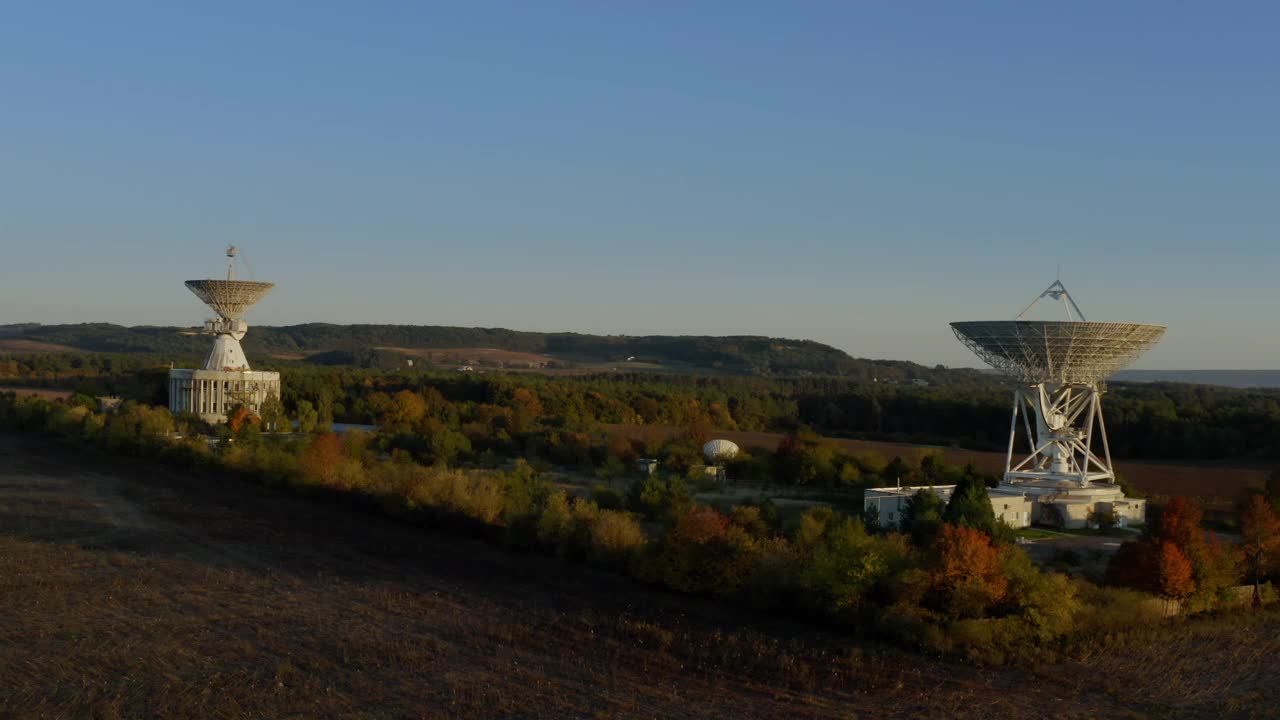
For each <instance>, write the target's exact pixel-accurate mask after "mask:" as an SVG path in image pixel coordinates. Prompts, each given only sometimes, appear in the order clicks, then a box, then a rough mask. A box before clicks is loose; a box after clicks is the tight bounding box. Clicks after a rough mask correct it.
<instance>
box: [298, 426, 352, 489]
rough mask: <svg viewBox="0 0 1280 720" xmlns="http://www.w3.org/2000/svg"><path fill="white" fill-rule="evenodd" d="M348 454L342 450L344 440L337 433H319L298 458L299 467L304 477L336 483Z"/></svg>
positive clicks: (315, 480) (317, 481)
mask: <svg viewBox="0 0 1280 720" xmlns="http://www.w3.org/2000/svg"><path fill="white" fill-rule="evenodd" d="M346 459H347V458H346V454H345V453H343V451H342V440H341V439H340V438H339V437H338V436H337V434H335V433H324V434H323V435H317V436H315V438H313V439H312V440H311V443H310V444H308V445H307V447H306V449H305V450H303V451H302V457H301V458H299V460H298V469H299V470H301V471H302V475H303V477H305V478H307V479H308V480H311V481H313V482H316V483H319V484H321V485H330V486H332V485H336V484H337V482H338V479H339V475H340V473H341V470H342V466H343V464H344V463H345V462H346Z"/></svg>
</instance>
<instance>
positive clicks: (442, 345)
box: [0, 323, 941, 381]
mask: <svg viewBox="0 0 1280 720" xmlns="http://www.w3.org/2000/svg"><path fill="white" fill-rule="evenodd" d="M244 346H245V351H246V352H247V353H249V355H250V357H251V358H253V357H258V358H261V360H260V362H262V361H265V360H267V359H269V358H274V359H277V360H291V361H301V362H310V363H316V364H326V365H361V366H365V367H370V366H378V365H386V364H387V362H389V361H391V362H396V363H397V364H398V363H399V362H405V361H407V360H408V359H411V358H412V359H415V362H416V361H418V359H422V360H424V361H425V362H426V363H428V364H441V365H443V364H451V363H467V362H472V361H474V362H477V363H480V364H485V365H490V366H499V365H500V366H505V367H519V368H529V367H535V368H539V369H546V368H551V369H554V368H564V369H575V368H577V369H587V370H591V369H615V368H616V369H619V370H625V369H637V370H668V371H677V372H679V371H693V370H698V371H714V372H722V373H730V374H744V375H758V376H773V377H777V376H793V377H794V376H805V375H816V376H840V377H860V378H865V379H868V380H869V379H872V378H879V379H880V380H884V381H909V380H911V379H923V380H934V379H935V378H934V375H935V374H937V373H938V372H941V371H939V370H935V369H929V368H926V367H924V366H921V365H917V364H915V363H910V362H902V361H892V360H875V361H873V360H867V359H860V358H853V357H850V356H849V355H848V354H847V353H845V352H843V351H841V350H838V349H836V348H833V347H831V346H829V345H824V344H822V343H818V342H814V341H812V340H794V339H788V338H770V337H762V336H755V335H737V336H727V337H711V336H696V335H690V336H672V335H647V336H629V335H584V334H579V333H540V332H522V331H518V330H505V329H502V328H462V327H442V326H433V325H331V324H324V323H310V324H306V325H289V326H281V327H271V326H254V327H253V328H252V329H251V330H250V332H249V334H248V336H246V337H245V340H244ZM41 348H43V350H41ZM208 348H209V338H208V337H206V336H203V335H201V334H199V333H198V331H197V330H196V329H195V328H177V327H156V326H137V327H124V326H120V325H111V324H106V323H87V324H79V325H34V324H22V325H0V352H6V351H7V352H12V353H18V352H32V351H37V352H38V351H45V352H57V351H59V350H61V351H64V352H65V351H69V350H78V351H83V352H98V353H150V354H162V355H173V356H190V357H195V356H201V355H203V354H205V353H206V352H208ZM493 351H503V352H493Z"/></svg>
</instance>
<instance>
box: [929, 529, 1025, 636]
mask: <svg viewBox="0 0 1280 720" xmlns="http://www.w3.org/2000/svg"><path fill="white" fill-rule="evenodd" d="M934 550H935V551H936V552H937V565H936V567H935V568H934V571H933V586H934V587H935V588H936V589H937V591H938V593H939V595H940V597H941V598H942V599H944V600H945V604H946V609H947V610H948V611H949V612H950V613H951V614H952V615H955V616H957V617H981V616H982V615H983V614H984V613H985V612H986V611H987V609H989V608H990V607H991V606H993V605H995V604H996V603H998V602H1000V601H1001V600H1002V599H1003V598H1004V595H1005V592H1006V590H1007V589H1008V579H1007V578H1006V577H1005V576H1004V573H1003V572H1002V570H1001V566H1000V550H999V548H997V547H995V546H994V545H992V544H991V537H990V536H989V535H987V534H986V533H984V532H982V531H981V530H975V529H974V528H969V527H964V526H963V525H951V524H945V525H943V526H942V529H941V530H939V531H938V538H937V540H935V541H934Z"/></svg>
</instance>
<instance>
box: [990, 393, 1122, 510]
mask: <svg viewBox="0 0 1280 720" xmlns="http://www.w3.org/2000/svg"><path fill="white" fill-rule="evenodd" d="M1102 394H1103V391H1102V390H1101V389H1099V386H1098V384H1097V383H1038V384H1035V385H1024V386H1019V387H1017V388H1015V389H1014V391H1013V415H1012V418H1011V420H1010V425H1009V452H1008V455H1007V457H1006V459H1005V469H1004V480H1005V482H1007V483H1019V482H1027V481H1031V480H1067V481H1071V482H1075V483H1076V484H1078V485H1079V486H1080V487H1086V486H1087V485H1088V484H1089V483H1090V482H1114V480H1115V471H1114V470H1113V468H1112V464H1111V446H1110V445H1109V444H1108V442H1107V428H1106V424H1105V422H1104V421H1103V419H1102ZM1019 417H1021V419H1022V424H1023V427H1024V429H1025V432H1026V438H1027V443H1028V446H1029V449H1030V454H1029V455H1026V456H1025V457H1023V458H1022V460H1020V461H1018V462H1017V463H1016V464H1015V463H1014V457H1015V447H1016V445H1017V442H1016V440H1017V436H1018V419H1019ZM1095 427H1096V429H1097V436H1098V438H1099V439H1100V440H1101V446H1102V456H1101V457H1099V456H1098V454H1097V453H1096V452H1094V447H1095V446H1094V432H1095Z"/></svg>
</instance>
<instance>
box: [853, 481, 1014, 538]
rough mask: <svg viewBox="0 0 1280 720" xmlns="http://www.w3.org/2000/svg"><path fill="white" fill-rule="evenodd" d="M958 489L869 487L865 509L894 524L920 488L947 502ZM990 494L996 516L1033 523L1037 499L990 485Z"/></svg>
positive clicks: (1012, 521) (883, 521)
mask: <svg viewBox="0 0 1280 720" xmlns="http://www.w3.org/2000/svg"><path fill="white" fill-rule="evenodd" d="M955 489H956V486H955V485H910V486H906V487H885V488H870V489H868V490H867V491H866V494H865V495H864V497H863V501H862V507H863V510H864V511H872V510H874V511H875V513H876V517H878V518H879V519H880V524H881V525H882V526H895V525H897V524H898V523H899V522H901V520H902V511H903V510H904V509H905V508H906V505H907V501H908V500H910V499H911V497H912V496H913V495H915V494H916V493H917V492H919V491H921V490H925V491H928V492H932V493H933V494H935V495H937V496H938V497H939V499H941V500H942V502H943V503H944V504H945V503H946V502H947V501H949V500H950V499H951V495H952V493H954V492H955ZM987 498H988V499H989V500H990V501H991V511H992V512H993V513H995V516H996V517H997V518H1000V519H1001V520H1004V521H1005V522H1006V523H1008V524H1009V525H1010V526H1012V527H1016V528H1020V527H1027V526H1028V525H1030V524H1031V520H1032V515H1033V510H1034V502H1033V501H1032V500H1031V499H1030V498H1028V497H1027V496H1026V495H1024V494H1023V493H1020V492H1011V491H1008V490H1004V489H1000V488H988V489H987Z"/></svg>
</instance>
